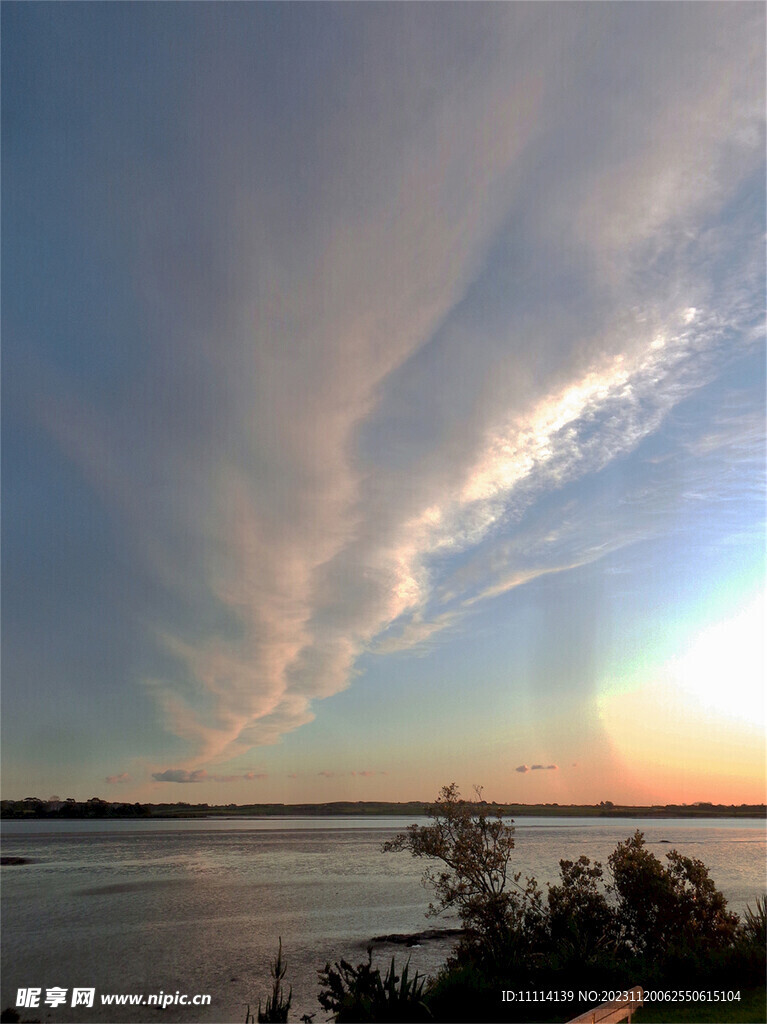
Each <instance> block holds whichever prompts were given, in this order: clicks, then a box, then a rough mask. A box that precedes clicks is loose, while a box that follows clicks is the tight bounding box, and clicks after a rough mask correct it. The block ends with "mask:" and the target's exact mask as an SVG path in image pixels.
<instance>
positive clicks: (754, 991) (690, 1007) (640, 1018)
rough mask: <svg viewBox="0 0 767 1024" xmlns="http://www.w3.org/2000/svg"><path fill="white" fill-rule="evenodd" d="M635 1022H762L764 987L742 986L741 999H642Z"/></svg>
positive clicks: (766, 1010) (766, 1009)
mask: <svg viewBox="0 0 767 1024" xmlns="http://www.w3.org/2000/svg"><path fill="white" fill-rule="evenodd" d="M634 1019H635V1021H636V1024H764V1022H765V1021H767V998H766V993H765V990H764V988H747V989H741V1000H740V1002H732V1003H724V1002H722V1003H655V1002H653V1003H645V1005H644V1006H643V1007H642V1008H641V1010H637V1013H636V1017H635V1018H634Z"/></svg>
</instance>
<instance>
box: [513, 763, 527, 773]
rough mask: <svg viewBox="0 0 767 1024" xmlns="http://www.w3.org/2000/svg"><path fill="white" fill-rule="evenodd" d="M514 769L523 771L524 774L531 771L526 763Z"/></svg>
mask: <svg viewBox="0 0 767 1024" xmlns="http://www.w3.org/2000/svg"><path fill="white" fill-rule="evenodd" d="M514 771H515V772H521V773H522V774H524V773H525V772H529V771H530V769H529V768H528V766H527V765H526V764H521V765H520V766H519V767H518V768H515V769H514Z"/></svg>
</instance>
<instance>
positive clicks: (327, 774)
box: [317, 771, 336, 779]
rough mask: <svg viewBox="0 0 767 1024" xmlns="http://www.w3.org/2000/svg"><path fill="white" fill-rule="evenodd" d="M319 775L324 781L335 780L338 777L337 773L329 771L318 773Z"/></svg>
mask: <svg viewBox="0 0 767 1024" xmlns="http://www.w3.org/2000/svg"><path fill="white" fill-rule="evenodd" d="M317 775H319V776H321V777H322V778H324V779H334V778H335V776H336V773H335V772H328V771H321V772H317Z"/></svg>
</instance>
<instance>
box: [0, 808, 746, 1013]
mask: <svg viewBox="0 0 767 1024" xmlns="http://www.w3.org/2000/svg"><path fill="white" fill-rule="evenodd" d="M405 824H407V821H406V819H403V818H376V819H373V820H372V821H371V820H370V819H369V818H365V819H362V818H343V819H339V818H304V819H285V818H280V819H277V818H270V819H265V820H264V819H261V820H255V819H251V820H248V821H242V820H231V821H230V820H220V819H218V820H210V821H110V822H96V821H57V822H46V821H37V822H12V821H9V822H4V823H3V826H4V827H3V854H4V855H5V856H20V857H28V858H30V860H31V861H32V863H30V864H27V865H22V866H6V867H3V869H2V881H3V885H2V909H3V917H2V929H3V945H2V965H3V972H2V1002H1V1003H0V1006H3V1007H4V1006H8V1005H13V1004H14V1003H15V1000H16V989H17V988H18V987H22V986H37V987H41V988H42V989H43V990H45V988H48V987H52V986H54V985H58V986H61V987H62V988H68V989H71V988H72V987H73V986H84V987H95V988H96V1000H97V1003H98V1000H99V993H101V992H116V993H141V994H145V995H146V994H149V993H153V992H155V993H156V992H160V991H161V990H162V991H163V992H171V993H175V992H176V991H177V990H178V991H180V992H186V993H188V994H190V995H191V994H194V993H210V995H211V996H212V997H213V1002H212V1005H211V1006H210V1007H207V1008H194V1009H192V1008H189V1009H186V1010H185V1009H183V1008H181V1007H175V1008H174V1007H169V1008H167V1009H166V1010H164V1011H163V1010H160V1009H157V1008H152V1007H147V1008H142V1009H140V1010H138V1009H136V1008H133V1009H128V1008H124V1009H122V1010H120V1009H118V1008H114V1007H113V1008H111V1009H107V1008H103V1009H102V1008H99V1007H98V1006H94V1008H93V1009H90V1010H84V1009H75V1010H71V1009H68V1008H67V1007H57V1008H55V1009H51V1008H50V1007H42V1008H41V1009H38V1010H35V1011H34V1012H32V1011H27V1012H26V1013H25V1014H23V1015H24V1016H30V1017H40V1018H41V1019H42V1020H44V1021H48V1020H51V1021H61V1022H64V1021H69V1022H71V1021H94V1022H95V1021H106V1022H110V1021H115V1022H117V1021H128V1020H130V1021H134V1022H135V1021H140V1022H153V1021H156V1020H160V1019H162V1020H165V1021H187V1022H189V1021H200V1022H203V1021H218V1022H230V1021H231V1022H243V1021H244V1020H245V1009H246V1005H247V1004H248V1003H250V1005H251V1010H253V1011H255V1008H256V1005H257V1003H258V999H259V996H261V997H262V998H264V999H265V997H266V995H267V994H268V992H269V980H270V979H269V961H270V959H271V958H272V957H273V955H274V953H275V951H276V948H277V939H278V936H282V942H283V949H284V952H285V955H286V958H287V961H288V977H287V980H288V981H289V982H290V983H292V985H293V996H294V1003H293V1011H292V1012H291V1019H292V1020H298V1019H299V1018H300V1016H301V1014H303V1013H306V1012H308V1013H312V1012H314V1011H317V1016H316V1017H315V1024H319V1022H320V1021H323V1020H324V1019H325V1016H326V1015H325V1013H324V1012H323V1011H322V1010H320V1009H319V1006H318V1004H317V1002H316V992H317V983H316V970H317V968H319V967H321V966H322V965H323V964H324V963H325V961H326V960H328V959H331V960H332V959H335V958H337V957H340V956H343V957H345V958H347V959H351V960H352V961H353V962H354V963H357V962H359V961H360V960H363V959H364V958H365V947H366V945H367V943H368V941H369V940H370V939H371V938H372V937H373V936H376V935H382V934H387V933H391V932H416V931H420V930H422V929H424V928H428V927H435V926H439V925H440V923H443V924H444V925H446V926H449V925H454V924H455V923H456V922H455V921H454V920H449V919H448V920H444V921H443V922H441V921H440V920H437V921H434V920H433V919H428V918H426V917H425V913H424V912H425V909H426V905H427V903H428V893H427V892H426V891H425V890H424V889H423V887H422V886H421V884H420V878H421V869H422V867H423V865H422V864H419V863H418V862H416V861H413V860H412V859H411V858H409V857H408V856H406V855H405V854H384V853H382V852H381V843H382V842H383V840H385V839H386V838H388V837H390V836H391V835H393V834H394V833H395V832H397V831H400V830H401V829H402V828H403V827H404V826H405ZM516 826H517V850H516V851H515V853H516V854H517V856H516V863H517V868H518V869H519V870H521V871H522V872H523V873H529V874H532V875H535V877H536V878H537V879H538V881H539V882H540V883H541V884H543V883H545V882H547V881H554V880H556V878H557V875H558V861H559V860H560V858H563V857H566V858H569V859H573V858H576V857H578V856H579V855H580V854H586V855H587V856H589V857H591V858H592V859H598V860H602V861H605V860H606V859H607V855H608V854H609V853H610V852H611V851H612V850H613V849H614V848H615V846H616V844H617V843H619V842H621V841H622V840H624V839H626V838H627V837H628V836H629V835H631V834H632V832H633V831H634V830H635V829H637V828H640V829H642V831H644V833H645V836H646V839H647V841H648V844H649V846H650V848H651V849H652V851H653V852H654V853H656V855H658V856H662V855H663V854H664V853H666V852H667V851H668V850H670V849H671V848H672V847H676V848H677V849H678V850H679V851H680V852H682V853H685V854H687V855H689V856H693V857H698V858H699V859H701V860H703V861H704V862H705V863H706V864H707V865H708V866H709V868H710V869H711V876H712V878H713V879H714V881H715V882H716V884H717V886H718V887H719V888H720V889H721V890H722V891H723V892H724V893H725V895H726V896H727V898H728V899H729V901H730V905H731V907H732V909H734V910H736V911H738V912H742V910H743V907H744V905H745V904H746V903H749V902H750V903H752V904H753V902H754V899H755V898H756V896H758V895H760V894H762V893H763V892H764V890H765V826H764V823H763V822H761V821H734V820H730V819H719V820H709V821H690V820H686V819H681V820H677V819H671V820H665V821H638V820H619V819H612V820H610V821H602V820H600V819H593V818H590V819H585V818H584V819H576V818H573V819H565V818H535V819H533V818H527V819H518V821H517V823H516ZM664 840H665V841H668V844H667V843H666V842H663V841H664ZM448 948H449V946H448V945H447V944H446V943H445V942H437V943H434V942H430V943H424V944H423V946H421V947H415V948H413V949H411V950H405V948H404V947H401V946H389V947H387V946H383V947H378V952H377V954H376V955H377V958H380V959H382V960H385V959H386V958H388V957H390V956H391V955H392V953H396V954H397V958H398V961H402V960H403V959H404V958H405V957H406V956H407V954H408V953H410V954H411V956H412V961H411V962H412V965H413V966H415V967H418V968H419V969H420V970H421V971H426V972H430V971H432V972H433V971H434V970H435V969H436V968H437V967H438V966H439V964H440V963H441V962H442V960H443V959H444V957H445V955H446V953H447V950H448Z"/></svg>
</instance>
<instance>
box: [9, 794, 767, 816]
mask: <svg viewBox="0 0 767 1024" xmlns="http://www.w3.org/2000/svg"><path fill="white" fill-rule="evenodd" d="M465 803H467V804H476V805H477V806H480V807H488V808H497V809H499V810H501V811H503V812H506V813H510V812H511V809H513V813H516V814H522V815H524V814H526V813H532V814H536V813H537V814H540V813H541V812H553V813H554V814H557V813H559V814H561V813H563V812H564V813H570V814H572V812H574V811H590V812H592V813H594V814H595V815H597V816H612V817H615V816H621V815H623V814H629V815H631V814H633V815H635V816H638V813H639V812H649V813H650V814H652V813H659V812H669V811H671V810H673V811H682V812H685V813H687V814H693V815H696V816H705V815H706V813H707V812H708V813H711V812H713V813H715V814H716V815H718V816H721V815H722V813H723V812H726V811H739V812H740V813H741V814H743V813H744V812H746V813H750V814H751V815H752V816H765V815H767V804H765V803H740V804H734V803H730V804H723V803H713V802H710V801H703V800H700V801H695V802H693V803H673V802H671V803H665V804H662V803H653V804H624V803H617V802H615V801H610V800H603V801H600V802H599V803H567V804H562V803H556V802H548V803H541V802H538V803H521V802H517V801H513V800H512V801H497V800H481V801H477V800H466V801H465ZM0 804H1V805H2V811H3V816H5V812H12V811H14V810H17V809H18V810H20V809H21V808H19V807H18V805H26V806H27V807H28V808H29V810H30V811H31V810H32V809H33V808H36V809H37V810H39V811H46V812H52V813H53V814H54V815H55V814H56V812H58V811H60V810H66V809H67V805H72V809H74V808H75V807H87V805H89V804H90V805H96V806H98V805H102V804H103V805H105V806H108V807H110V808H115V807H136V806H139V807H141V808H142V809H143V808H146V809H147V810H148V811H150V812H151V811H152V810H159V811H162V810H164V809H167V810H169V811H173V810H184V811H186V812H192V813H196V814H197V815H199V814H201V813H202V814H215V815H219V816H220V815H222V814H232V813H244V814H249V815H250V816H258V815H267V816H268V815H279V814H285V813H289V812H291V811H292V812H304V813H308V814H317V813H321V812H323V811H326V812H327V811H328V810H329V809H331V808H334V809H336V811H337V812H340V813H344V812H346V813H348V812H349V811H354V810H362V811H364V810H367V811H368V813H376V814H396V813H398V811H400V812H401V813H413V812H414V811H416V812H419V813H426V812H427V811H428V809H429V808H430V807H433V806H435V801H434V800H324V801H298V802H294V803H285V802H283V801H269V802H267V801H254V802H251V803H242V804H236V803H206V802H200V803H191V802H189V801H185V800H167V801H159V802H149V801H140V800H135V801H130V800H105V799H103V798H102V797H97V796H94V797H90V798H88V799H87V800H76V799H75V798H74V797H67V798H65V799H56V800H50V799H43V798H41V797H22V798H20V799H13V798H3V799H2V801H0ZM8 805H14V806H13V807H11V806H8ZM174 816H178V815H174Z"/></svg>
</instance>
